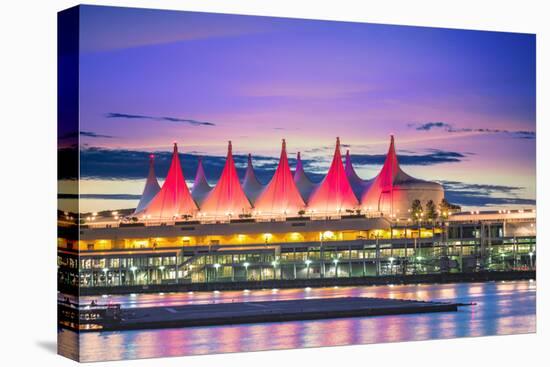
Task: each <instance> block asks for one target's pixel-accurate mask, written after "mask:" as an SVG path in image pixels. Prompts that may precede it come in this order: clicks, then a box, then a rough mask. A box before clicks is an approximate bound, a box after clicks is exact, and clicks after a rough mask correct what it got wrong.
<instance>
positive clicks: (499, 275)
mask: <svg viewBox="0 0 550 367" xmlns="http://www.w3.org/2000/svg"><path fill="white" fill-rule="evenodd" d="M527 279H535V280H536V270H529V271H501V272H475V273H447V274H418V275H404V276H403V275H388V276H372V277H353V278H315V279H294V280H263V281H248V282H216V283H215V282H212V283H184V284H181V283H180V284H153V285H136V286H125V287H94V288H80V289H76V288H65V287H63V288H60V289H59V291H60V292H61V293H66V294H75V295H78V296H101V295H104V294H111V295H124V294H132V293H159V292H176V293H177V292H189V291H193V292H201V291H204V292H208V291H215V290H218V291H223V290H245V289H249V290H252V289H265V288H280V289H284V288H304V287H312V288H319V287H331V286H374V285H389V284H418V283H424V284H431V283H464V282H487V281H499V280H504V281H505V280H527Z"/></svg>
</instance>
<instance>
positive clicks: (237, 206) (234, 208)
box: [201, 142, 252, 216]
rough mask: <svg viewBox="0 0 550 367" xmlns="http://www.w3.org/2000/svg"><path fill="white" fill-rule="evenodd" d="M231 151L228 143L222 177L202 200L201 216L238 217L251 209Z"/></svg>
mask: <svg viewBox="0 0 550 367" xmlns="http://www.w3.org/2000/svg"><path fill="white" fill-rule="evenodd" d="M232 150H233V149H232V146H231V142H229V144H228V148H227V159H226V160H225V166H224V168H223V171H222V175H221V177H220V179H219V180H218V183H217V184H216V186H215V187H214V188H213V189H212V190H211V191H210V193H209V194H208V196H207V197H206V199H205V200H204V202H203V204H202V206H201V213H202V215H205V216H238V215H240V214H246V213H248V212H249V211H250V209H251V208H252V205H251V204H250V201H249V200H248V198H247V197H246V194H245V193H244V190H243V188H242V187H241V183H240V182H239V176H238V175H237V169H236V168H235V161H234V160H233V152H232Z"/></svg>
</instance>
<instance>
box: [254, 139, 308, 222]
mask: <svg viewBox="0 0 550 367" xmlns="http://www.w3.org/2000/svg"><path fill="white" fill-rule="evenodd" d="M254 207H255V209H256V212H257V213H260V214H291V215H292V214H297V213H298V211H300V210H302V209H303V208H304V207H305V203H304V200H303V199H302V196H301V195H300V192H299V191H298V188H297V187H296V184H295V183H294V179H293V178H292V173H291V172H290V166H289V165H288V157H287V154H286V142H285V140H284V139H283V144H282V149H281V157H280V159H279V165H278V166H277V169H276V170H275V174H274V175H273V178H271V181H270V182H269V184H268V185H267V186H266V188H265V190H264V191H263V192H262V194H261V195H260V196H259V197H258V200H256V203H255V205H254Z"/></svg>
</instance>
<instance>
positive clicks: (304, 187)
mask: <svg viewBox="0 0 550 367" xmlns="http://www.w3.org/2000/svg"><path fill="white" fill-rule="evenodd" d="M294 182H295V183H296V187H297V188H298V191H300V195H301V196H302V199H304V201H306V202H307V201H308V199H309V197H310V195H311V193H312V192H313V190H314V189H315V184H314V183H313V182H311V180H310V179H309V177H307V174H306V172H305V171H304V164H303V163H302V158H301V155H300V152H298V156H297V157H296V169H295V170H294Z"/></svg>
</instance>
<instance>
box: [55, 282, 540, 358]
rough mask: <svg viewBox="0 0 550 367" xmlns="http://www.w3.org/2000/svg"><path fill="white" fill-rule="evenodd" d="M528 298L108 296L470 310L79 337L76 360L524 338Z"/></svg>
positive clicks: (441, 293)
mask: <svg viewBox="0 0 550 367" xmlns="http://www.w3.org/2000/svg"><path fill="white" fill-rule="evenodd" d="M535 295H536V282H529V281H514V282H488V283H458V284H424V285H396V286H378V287H339V288H338V287H334V288H319V289H315V288H313V289H310V290H306V289H286V290H283V289H281V290H271V289H270V290H257V291H255V290H252V291H248V292H244V291H227V292H225V291H224V292H219V293H213V292H194V293H192V294H191V293H174V294H151V295H135V296H109V297H103V298H100V299H98V301H99V302H100V303H109V302H115V303H121V304H123V307H150V306H153V305H180V304H191V303H193V304H198V303H212V302H242V301H252V300H254V301H258V300H282V299H296V298H312V297H345V296H359V297H385V298H402V299H417V300H444V301H456V302H465V303H466V302H476V303H477V305H476V306H473V307H463V308H461V309H460V311H459V312H449V313H434V314H419V315H400V316H381V317H359V318H344V319H331V320H316V321H296V322H281V323H263V324H248V325H235V326H216V327H212V326H211V327H196V328H181V329H161V330H142V331H122V332H93V333H83V334H81V336H80V344H81V351H80V355H81V360H82V361H94V360H113V359H127V358H149V357H161V356H181V355H193V354H208V353H223V352H245V351H256V350H265V349H284V348H305V347H320V346H335V345H346V344H368V343H382V342H397V341H411V340H426V339H436V338H455V337H463V336H482V335H504V334H519V333H529V332H534V331H535V313H536V303H535ZM92 299H94V298H92V297H83V299H81V302H83V303H89V302H91V300H92ZM60 338H61V339H63V340H65V339H67V341H69V342H70V343H71V342H72V344H71V345H74V340H75V338H76V334H75V333H73V332H70V331H65V330H62V331H60Z"/></svg>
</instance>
